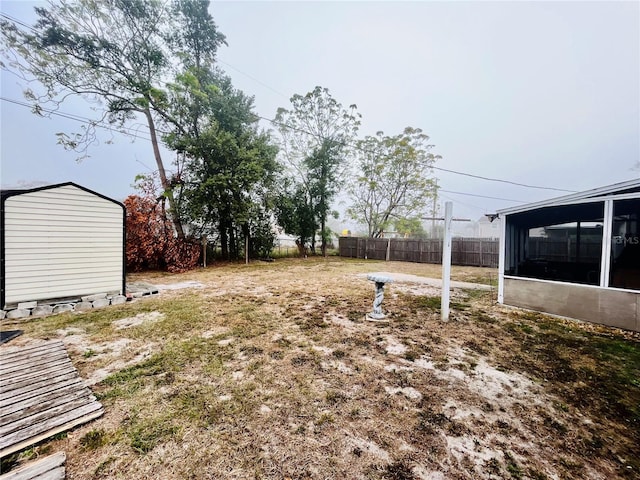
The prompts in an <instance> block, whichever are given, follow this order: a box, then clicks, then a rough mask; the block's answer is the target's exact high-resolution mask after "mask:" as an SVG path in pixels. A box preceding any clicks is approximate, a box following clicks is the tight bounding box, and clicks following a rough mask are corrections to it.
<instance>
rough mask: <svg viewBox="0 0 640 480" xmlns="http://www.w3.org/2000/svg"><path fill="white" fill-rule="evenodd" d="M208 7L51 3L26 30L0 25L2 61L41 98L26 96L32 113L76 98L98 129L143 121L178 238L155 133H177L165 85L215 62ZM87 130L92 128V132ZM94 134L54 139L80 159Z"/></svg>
mask: <svg viewBox="0 0 640 480" xmlns="http://www.w3.org/2000/svg"><path fill="white" fill-rule="evenodd" d="M207 8H208V1H202V0H176V1H174V2H165V1H161V0H101V1H95V0H59V1H57V2H55V3H54V2H52V3H50V4H49V6H48V7H46V8H42V7H37V8H36V9H35V10H36V13H37V15H38V20H37V22H36V23H35V25H34V26H33V27H25V26H23V25H21V24H17V23H15V22H11V21H8V20H2V22H1V24H0V26H1V27H2V47H3V48H2V53H3V56H4V57H5V59H6V60H7V61H8V63H9V66H10V68H13V69H14V70H15V71H16V72H18V73H19V74H21V75H23V76H24V78H26V79H28V80H32V79H35V80H37V81H39V82H40V83H41V84H42V85H43V86H44V92H40V93H39V94H36V93H34V92H32V91H28V92H27V94H28V98H30V99H31V100H32V101H33V103H34V110H35V111H36V112H38V111H40V112H41V111H42V110H41V106H42V105H51V104H52V105H53V106H54V108H55V107H57V106H58V105H59V104H60V103H62V102H63V101H64V100H65V99H67V98H69V97H73V96H80V97H82V98H84V99H86V100H87V101H89V102H91V103H92V104H93V105H94V107H96V108H97V109H102V116H101V118H100V119H99V120H98V122H102V121H105V120H108V121H109V122H111V123H112V124H114V125H117V126H123V125H125V124H126V123H127V122H129V121H132V120H134V119H136V118H140V117H141V118H143V119H144V121H145V123H146V124H147V127H148V129H149V136H150V138H151V144H152V149H153V155H154V158H155V161H156V165H157V168H158V173H159V178H160V182H161V184H162V188H163V190H164V195H165V196H166V198H167V199H168V200H169V207H170V212H171V216H172V220H173V225H174V228H175V230H176V232H177V234H178V236H179V237H184V231H183V228H182V223H181V221H180V217H179V212H178V208H177V205H176V202H175V199H174V195H173V190H172V182H171V178H170V177H169V175H168V174H167V170H166V168H165V164H164V162H163V160H162V156H161V152H160V146H159V138H158V136H159V135H158V125H162V126H164V125H166V124H169V125H172V126H173V127H175V128H181V125H179V123H178V122H177V121H176V119H175V118H173V117H172V116H171V114H170V110H169V108H168V103H167V92H166V88H165V85H166V82H167V81H168V80H170V79H172V78H173V77H174V74H175V71H174V70H175V68H177V66H178V65H180V63H181V62H182V63H184V62H186V61H187V59H190V58H191V59H195V61H201V60H203V59H209V60H211V59H212V58H214V57H215V53H216V51H217V49H218V47H219V46H220V45H222V44H223V43H224V36H223V35H222V34H221V33H220V32H218V30H217V27H216V25H215V23H214V22H213V19H212V18H211V16H210V15H209V14H208V13H207ZM93 126H95V125H93ZM94 135H95V130H94V129H93V128H91V126H89V128H86V129H85V131H84V132H83V133H82V134H74V135H66V134H62V135H60V141H61V143H63V144H64V145H65V147H67V148H71V149H76V150H78V151H81V152H82V153H86V151H87V147H88V145H89V144H90V143H91V142H92V141H93V139H94Z"/></svg>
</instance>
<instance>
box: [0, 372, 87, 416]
mask: <svg viewBox="0 0 640 480" xmlns="http://www.w3.org/2000/svg"><path fill="white" fill-rule="evenodd" d="M61 378H64V377H61ZM76 385H82V386H84V382H83V381H82V380H81V379H79V378H78V376H77V375H75V374H74V375H70V376H69V378H66V379H64V380H63V381H56V382H54V383H49V382H46V381H45V382H43V385H41V386H40V387H39V388H34V389H30V390H27V391H25V392H23V393H19V394H15V392H14V394H12V395H9V396H7V398H0V412H2V411H4V410H3V409H4V408H13V406H14V405H18V404H19V403H21V402H24V401H26V400H29V399H31V398H39V397H41V396H42V395H44V394H45V393H47V392H56V391H66V390H67V389H70V388H74V387H75V386H76ZM36 401H37V400H36Z"/></svg>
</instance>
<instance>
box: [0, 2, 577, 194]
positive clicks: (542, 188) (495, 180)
mask: <svg viewBox="0 0 640 480" xmlns="http://www.w3.org/2000/svg"><path fill="white" fill-rule="evenodd" d="M0 16H3V17H5V18H7V19H8V20H11V21H12V22H15V23H18V24H19V25H22V26H24V27H25V28H29V29H30V30H32V31H36V30H35V29H34V28H33V27H31V26H29V25H28V24H26V23H24V22H22V21H20V20H18V19H17V18H15V17H12V16H11V15H7V14H5V13H0ZM218 62H219V63H222V64H224V65H227V66H229V67H231V68H233V69H234V70H236V71H238V72H239V73H241V74H243V75H246V76H247V77H249V78H251V79H252V80H254V81H256V82H258V83H260V84H261V85H263V86H264V87H266V88H268V89H269V90H272V91H273V92H275V93H277V94H278V95H281V96H283V97H285V98H287V97H286V95H284V94H283V93H281V92H279V91H277V90H276V89H274V88H272V87H270V86H269V85H267V84H266V83H264V82H262V81H260V80H258V79H257V78H255V77H252V76H251V75H249V74H247V73H244V72H242V71H241V70H239V69H237V68H236V67H234V66H232V65H230V64H228V63H226V62H223V61H221V60H218ZM3 100H4V98H3ZM9 101H10V100H9ZM14 103H15V102H14ZM49 113H52V114H54V113H53V112H49ZM61 116H63V115H61ZM255 116H256V117H257V118H260V119H262V120H265V121H267V122H269V123H271V124H272V125H279V126H282V127H285V128H289V129H291V130H296V131H299V132H301V133H306V134H307V135H310V134H311V133H310V132H308V131H305V130H303V129H300V128H296V127H292V126H290V125H286V124H283V123H281V122H277V121H275V120H272V119H270V118H266V117H262V116H260V115H255ZM102 128H107V129H109V127H102ZM161 133H162V132H161ZM165 133H166V132H165ZM127 135H131V136H136V135H133V134H130V133H128V134H127ZM137 138H142V137H137ZM147 140H150V139H147ZM340 143H341V144H342V145H343V146H349V145H348V144H346V143H343V142H340ZM355 148H357V149H359V150H361V151H364V152H366V150H364V149H361V148H359V147H358V146H357V145H356V146H355ZM431 168H433V169H434V170H438V171H441V172H447V173H453V174H454V175H460V176H464V177H469V178H476V179H478V180H485V181H489V182H498V183H505V184H509V185H515V186H518V187H525V188H535V189H539V190H552V191H556V192H565V193H576V191H575V190H567V189H563V188H554V187H543V186H539V185H530V184H526V183H520V182H513V181H511V180H504V179H500V178H493V177H486V176H483V175H475V174H472V173H466V172H460V171H457V170H451V169H448V168H444V167H436V166H432V167H431ZM509 201H511V200H509ZM523 203H524V202H523Z"/></svg>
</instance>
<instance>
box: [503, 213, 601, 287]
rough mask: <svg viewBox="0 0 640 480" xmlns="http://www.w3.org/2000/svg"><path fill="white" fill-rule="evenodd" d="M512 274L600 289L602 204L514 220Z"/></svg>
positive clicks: (516, 217)
mask: <svg viewBox="0 0 640 480" xmlns="http://www.w3.org/2000/svg"><path fill="white" fill-rule="evenodd" d="M509 223H510V224H511V227H512V228H511V229H509V231H510V232H512V233H511V235H512V236H511V239H510V241H509V244H510V247H511V248H512V249H513V253H514V254H513V255H512V257H511V258H509V260H508V262H509V264H510V268H509V272H508V273H509V274H511V275H516V276H520V277H528V278H539V279H543V280H557V281H562V282H572V283H582V284H588V285H598V284H599V283H600V265H601V256H602V238H603V235H602V230H603V224H604V204H603V203H602V202H596V203H587V204H578V205H564V206H558V207H547V208H543V209H539V210H533V211H528V212H523V213H521V214H515V215H513V216H511V218H510V222H509Z"/></svg>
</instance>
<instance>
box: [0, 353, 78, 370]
mask: <svg viewBox="0 0 640 480" xmlns="http://www.w3.org/2000/svg"><path fill="white" fill-rule="evenodd" d="M66 357H67V352H65V351H64V350H51V351H48V352H46V353H45V354H42V355H37V356H33V355H32V356H31V358H32V359H33V358H37V359H38V360H39V361H41V362H44V361H53V360H55V359H57V358H66ZM30 363H31V362H30V361H29V357H27V358H20V359H16V360H12V361H10V362H7V361H6V360H4V359H3V361H2V365H0V375H1V376H4V375H6V374H7V373H11V372H14V371H16V370H20V369H23V368H25V366H29V365H30Z"/></svg>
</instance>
